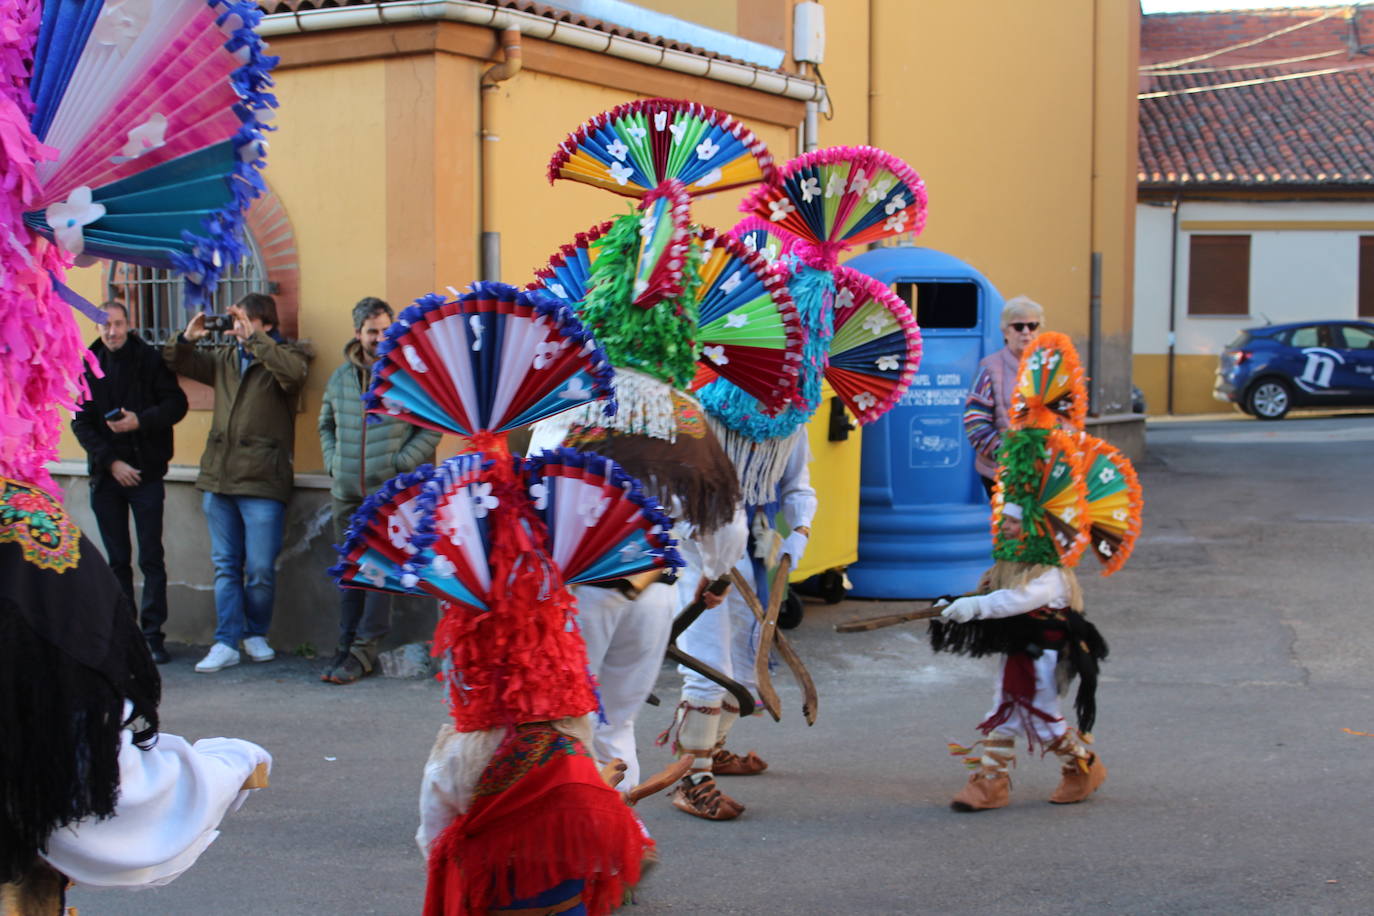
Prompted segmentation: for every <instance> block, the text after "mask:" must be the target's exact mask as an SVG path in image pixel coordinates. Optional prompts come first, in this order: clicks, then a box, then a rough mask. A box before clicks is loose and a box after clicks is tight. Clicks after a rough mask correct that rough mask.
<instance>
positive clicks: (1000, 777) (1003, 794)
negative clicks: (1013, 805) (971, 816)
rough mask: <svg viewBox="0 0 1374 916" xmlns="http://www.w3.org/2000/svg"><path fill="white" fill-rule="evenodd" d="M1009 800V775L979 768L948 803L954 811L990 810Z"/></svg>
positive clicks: (1003, 804) (1004, 805)
mask: <svg viewBox="0 0 1374 916" xmlns="http://www.w3.org/2000/svg"><path fill="white" fill-rule="evenodd" d="M1010 801H1011V777H1010V776H1008V775H1007V774H1006V773H997V772H991V771H988V770H979V771H978V772H977V773H974V774H973V775H972V776H970V777H969V778H968V782H967V783H965V784H964V787H963V788H962V789H960V790H959V794H958V795H956V796H954V799H953V800H952V801H951V802H950V803H949V806H950V807H951V808H953V809H954V810H955V811H991V810H992V809H993V808H1005V807H1006V806H1007V804H1008V803H1009V802H1010Z"/></svg>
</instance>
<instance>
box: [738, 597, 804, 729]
mask: <svg viewBox="0 0 1374 916" xmlns="http://www.w3.org/2000/svg"><path fill="white" fill-rule="evenodd" d="M735 575H739V574H738V573H735ZM736 584H737V585H738V584H743V585H745V586H746V588H742V589H740V595H742V596H743V597H744V603H745V604H747V605H748V606H749V610H751V611H753V612H754V616H755V617H756V618H757V619H758V621H759V623H762V622H763V605H762V604H760V603H759V598H758V595H756V594H754V590H753V589H752V588H748V587H747V586H748V585H749V583H748V582H745V581H744V578H743V577H740V578H739V579H737V580H736ZM775 646H776V648H777V650H778V655H779V656H781V657H782V660H783V662H784V664H786V665H787V667H788V668H791V669H792V676H793V677H794V678H796V679H797V683H798V684H799V685H800V686H801V689H802V715H803V716H805V717H806V724H807V725H815V724H816V715H817V714H818V713H819V712H820V696H819V695H818V694H817V693H816V683H815V682H814V681H813V680H811V672H810V671H808V670H806V664H805V663H804V662H803V661H802V660H801V656H800V655H798V654H797V650H796V649H795V648H794V647H793V646H792V641H791V640H790V639H788V638H787V634H786V633H783V632H781V631H778V633H777V637H776V642H775Z"/></svg>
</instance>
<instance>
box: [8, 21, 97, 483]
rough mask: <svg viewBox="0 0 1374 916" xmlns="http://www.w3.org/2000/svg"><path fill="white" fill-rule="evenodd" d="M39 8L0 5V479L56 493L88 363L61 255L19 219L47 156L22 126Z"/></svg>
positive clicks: (48, 152)
mask: <svg viewBox="0 0 1374 916" xmlns="http://www.w3.org/2000/svg"><path fill="white" fill-rule="evenodd" d="M41 12H42V9H41V5H40V4H39V3H37V2H35V0H14V2H9V3H6V4H3V5H0V361H3V364H4V370H3V380H0V476H2V477H9V478H11V479H14V480H18V481H20V482H23V483H28V484H33V485H35V486H37V487H39V488H40V489H43V490H46V491H48V492H49V493H51V494H54V498H58V497H59V496H60V494H61V492H62V491H61V490H59V489H58V488H57V486H56V484H55V483H54V482H53V479H52V476H51V475H50V474H49V473H48V471H47V464H48V463H49V462H51V461H55V460H56V459H57V444H58V441H59V439H60V438H61V434H62V427H63V424H64V423H65V420H66V418H65V417H64V415H63V413H62V410H63V409H66V410H68V411H70V412H72V413H75V412H76V410H77V409H78V408H79V406H80V404H81V402H82V401H84V400H85V399H86V397H87V396H88V394H89V393H88V391H87V389H86V380H85V376H84V373H83V369H84V367H85V365H86V364H87V362H89V363H90V364H91V365H92V366H93V367H94V366H95V363H94V361H93V360H92V359H91V358H90V351H88V350H87V349H86V347H85V345H84V344H83V342H82V341H81V338H80V335H79V332H78V330H77V327H76V321H75V320H74V319H73V317H72V312H71V308H70V307H69V306H68V305H67V304H66V303H65V302H64V301H63V300H62V299H61V298H60V297H59V296H58V295H57V292H56V291H55V290H54V287H53V282H54V279H56V281H57V282H59V283H60V282H61V281H62V279H63V277H64V276H65V272H66V269H67V267H69V266H70V263H71V262H70V260H69V259H68V257H67V255H66V254H65V253H64V252H62V251H61V250H59V249H58V248H57V247H56V246H54V245H51V244H49V243H48V242H47V241H46V240H45V239H43V238H42V237H41V236H38V235H36V234H34V233H32V232H30V231H29V229H28V227H27V226H26V225H25V223H24V211H25V209H26V208H27V207H28V206H32V205H33V204H34V203H35V202H36V201H37V200H38V199H39V196H40V190H39V185H38V176H37V163H38V162H39V161H40V160H47V159H51V158H52V157H53V156H54V155H55V152H54V151H53V150H51V149H49V148H48V147H46V146H44V145H43V144H42V143H40V142H39V141H38V138H37V137H35V136H34V135H33V131H32V130H31V129H30V128H29V115H30V113H31V112H32V110H33V105H32V101H31V100H30V98H29V93H28V85H29V79H30V76H31V73H30V67H31V64H32V60H33V48H34V43H35V41H36V40H37V37H38V30H39V24H40V16H41ZM96 371H99V369H98V367H96Z"/></svg>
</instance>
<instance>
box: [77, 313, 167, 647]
mask: <svg viewBox="0 0 1374 916" xmlns="http://www.w3.org/2000/svg"><path fill="white" fill-rule="evenodd" d="M103 308H104V310H105V318H106V320H105V324H104V325H102V326H101V328H100V337H99V339H97V340H96V341H94V342H93V343H92V344H91V347H90V349H91V353H92V354H93V355H94V357H95V360H96V362H97V363H99V365H100V370H101V373H102V375H103V377H101V378H96V376H95V374H94V373H93V372H91V370H90V369H89V368H88V369H87V370H86V384H87V385H89V386H90V392H91V399H90V400H89V401H86V402H85V403H84V404H82V405H81V409H80V410H79V411H78V412H77V414H76V416H75V417H73V418H72V432H73V433H75V434H76V438H77V441H79V442H80V443H81V447H82V448H84V449H85V450H86V464H87V468H88V469H89V472H90V481H91V482H90V486H91V510H92V511H93V512H94V513H95V519H96V523H97V525H98V526H99V527H100V538H101V540H102V541H104V543H105V555H106V557H107V558H108V559H109V563H110V569H111V570H113V572H114V574H115V578H116V579H118V580H119V586H120V589H121V590H122V591H123V592H124V594H125V595H126V596H127V597H128V599H129V603H130V605H134V606H137V605H136V604H135V602H134V575H133V550H132V547H131V544H130V540H129V515H130V513H132V514H133V517H134V530H135V531H136V532H137V534H138V568H139V570H140V571H141V572H142V573H143V603H142V605H141V609H140V611H139V624H140V626H141V627H142V629H143V637H144V638H145V639H146V640H148V648H149V649H150V650H152V654H153V659H154V660H155V661H156V662H157V663H158V664H163V663H165V662H167V661H169V660H170V657H169V656H168V654H167V649H166V647H165V646H164V645H163V639H164V634H163V631H162V628H163V625H164V624H165V623H166V622H167V567H166V564H165V563H164V561H163V551H162V506H163V501H164V499H165V491H164V489H163V483H162V479H163V477H164V476H165V475H166V474H167V464H168V462H169V461H171V459H172V427H173V426H174V425H176V424H177V423H178V422H180V420H181V418H182V417H184V416H186V395H185V393H184V392H182V390H181V386H180V385H178V384H177V379H176V376H175V375H173V374H172V372H171V370H170V369H168V368H167V367H166V366H165V365H164V364H163V361H162V356H161V354H160V353H158V351H157V350H156V349H155V348H154V347H152V346H149V345H148V344H146V343H144V342H143V340H142V338H140V337H139V336H138V335H137V334H130V333H129V313H128V310H127V309H126V308H125V307H124V303H122V302H120V301H119V300H118V299H111V300H110V301H109V302H106V303H105V304H104V306H103Z"/></svg>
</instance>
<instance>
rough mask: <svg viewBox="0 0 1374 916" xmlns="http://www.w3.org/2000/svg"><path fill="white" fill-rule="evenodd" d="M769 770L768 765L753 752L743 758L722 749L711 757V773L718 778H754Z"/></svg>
mask: <svg viewBox="0 0 1374 916" xmlns="http://www.w3.org/2000/svg"><path fill="white" fill-rule="evenodd" d="M766 769H768V763H767V762H766V761H765V760H764V759H763V758H762V757H760V756H759V755H758V754H755V753H754V752H753V751H750V752H749V753H747V754H745V755H744V756H743V757H741V756H740V755H739V754H736V753H734V752H732V751H727V750H726V749H725V748H721V749H720V750H718V751H716V752H715V754H714V755H712V757H711V772H712V773H714V774H715V775H716V776H754V775H757V774H759V773H762V772H763V771H764V770H766Z"/></svg>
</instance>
